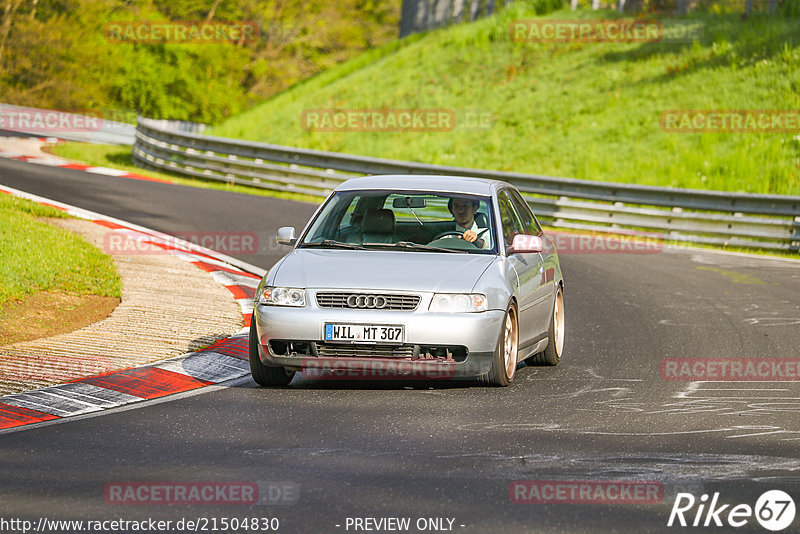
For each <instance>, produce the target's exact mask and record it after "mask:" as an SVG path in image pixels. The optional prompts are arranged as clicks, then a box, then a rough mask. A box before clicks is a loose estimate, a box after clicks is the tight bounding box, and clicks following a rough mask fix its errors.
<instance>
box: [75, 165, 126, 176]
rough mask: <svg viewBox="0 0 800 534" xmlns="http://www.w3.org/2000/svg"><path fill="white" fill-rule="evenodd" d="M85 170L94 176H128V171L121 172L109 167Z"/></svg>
mask: <svg viewBox="0 0 800 534" xmlns="http://www.w3.org/2000/svg"><path fill="white" fill-rule="evenodd" d="M85 170H86V172H91V173H94V174H106V175H108V176H127V175H128V174H130V171H121V170H119V169H111V168H109V167H89V168H88V169H85Z"/></svg>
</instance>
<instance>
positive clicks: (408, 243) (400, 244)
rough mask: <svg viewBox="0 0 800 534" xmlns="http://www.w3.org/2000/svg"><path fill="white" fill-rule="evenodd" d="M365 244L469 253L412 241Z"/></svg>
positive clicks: (427, 250)
mask: <svg viewBox="0 0 800 534" xmlns="http://www.w3.org/2000/svg"><path fill="white" fill-rule="evenodd" d="M364 244H365V245H368V246H374V247H387V248H402V249H403V250H422V251H426V252H457V253H459V254H463V253H468V252H467V251H466V250H461V249H452V248H442V247H432V246H430V245H423V244H421V243H413V242H411V241H398V242H397V243H364Z"/></svg>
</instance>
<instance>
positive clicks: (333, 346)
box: [317, 343, 414, 358]
mask: <svg viewBox="0 0 800 534" xmlns="http://www.w3.org/2000/svg"><path fill="white" fill-rule="evenodd" d="M317 353H318V354H319V356H320V358H411V357H413V356H414V346H413V345H361V344H357V345H356V344H354V345H344V344H339V343H317Z"/></svg>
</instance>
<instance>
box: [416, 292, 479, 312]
mask: <svg viewBox="0 0 800 534" xmlns="http://www.w3.org/2000/svg"><path fill="white" fill-rule="evenodd" d="M486 309H487V308H486V296H485V295H481V294H480V293H435V294H434V295H433V299H432V300H431V305H430V307H428V310H429V311H432V312H446V313H465V312H482V311H486Z"/></svg>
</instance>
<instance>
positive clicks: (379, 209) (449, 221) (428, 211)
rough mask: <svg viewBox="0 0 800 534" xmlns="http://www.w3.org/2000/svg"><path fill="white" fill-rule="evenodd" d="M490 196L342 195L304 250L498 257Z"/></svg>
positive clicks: (314, 225)
mask: <svg viewBox="0 0 800 534" xmlns="http://www.w3.org/2000/svg"><path fill="white" fill-rule="evenodd" d="M491 206H492V204H491V202H490V201H489V197H484V196H477V195H466V194H458V193H439V192H436V193H432V192H420V191H415V192H387V191H341V192H339V193H336V194H335V195H334V196H333V197H332V198H331V199H330V200H329V201H328V202H327V203H326V204H325V206H324V207H323V209H322V210H321V211H320V213H319V215H317V217H316V218H315V219H314V222H313V223H312V225H311V227H310V228H309V230H308V232H306V234H305V235H304V236H303V238H302V240H301V241H300V244H299V246H300V247H319V248H323V247H324V248H348V249H364V250H389V249H391V250H402V251H406V252H461V253H471V254H493V253H496V244H495V237H494V235H495V232H494V216H493V214H492V207H491Z"/></svg>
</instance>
